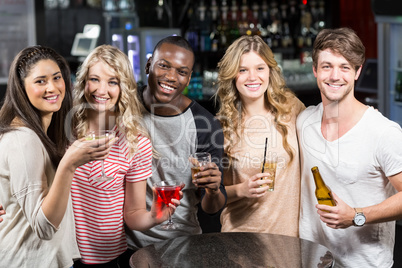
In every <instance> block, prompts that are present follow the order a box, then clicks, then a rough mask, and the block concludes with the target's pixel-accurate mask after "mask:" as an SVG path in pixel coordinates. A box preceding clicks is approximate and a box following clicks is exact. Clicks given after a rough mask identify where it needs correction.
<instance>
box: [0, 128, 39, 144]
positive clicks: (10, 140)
mask: <svg viewBox="0 0 402 268" xmlns="http://www.w3.org/2000/svg"><path fill="white" fill-rule="evenodd" d="M1 140H2V141H3V142H6V143H7V144H9V145H12V144H16V145H19V146H23V147H24V146H25V145H28V146H29V147H31V146H35V145H36V144H38V145H42V142H41V140H40V139H39V137H38V135H36V133H35V132H34V131H33V130H31V129H29V128H26V127H19V128H17V129H15V130H12V131H10V132H7V133H5V134H3V135H2V137H1Z"/></svg>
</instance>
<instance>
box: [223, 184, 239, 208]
mask: <svg viewBox="0 0 402 268" xmlns="http://www.w3.org/2000/svg"><path fill="white" fill-rule="evenodd" d="M225 189H226V194H227V196H228V200H227V203H228V204H229V203H232V202H235V201H237V200H240V199H242V198H243V196H242V195H241V188H240V184H235V185H230V186H226V187H225Z"/></svg>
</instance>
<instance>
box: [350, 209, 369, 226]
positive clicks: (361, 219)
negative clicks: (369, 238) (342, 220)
mask: <svg viewBox="0 0 402 268" xmlns="http://www.w3.org/2000/svg"><path fill="white" fill-rule="evenodd" d="M355 211H356V214H355V217H354V218H353V225H354V226H358V227H362V226H363V225H364V224H365V223H366V216H364V213H363V209H362V208H355Z"/></svg>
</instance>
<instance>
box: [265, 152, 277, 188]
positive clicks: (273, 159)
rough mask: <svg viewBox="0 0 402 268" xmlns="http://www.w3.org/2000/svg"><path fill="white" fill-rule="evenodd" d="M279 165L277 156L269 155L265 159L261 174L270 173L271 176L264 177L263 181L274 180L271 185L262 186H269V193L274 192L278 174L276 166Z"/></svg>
mask: <svg viewBox="0 0 402 268" xmlns="http://www.w3.org/2000/svg"><path fill="white" fill-rule="evenodd" d="M277 164H278V157H277V156H276V154H272V153H271V154H268V155H267V156H266V157H265V159H263V163H262V165H261V172H262V173H264V172H265V173H270V174H271V176H269V177H264V178H262V179H270V180H272V182H271V183H268V184H263V185H261V186H268V191H270V192H272V191H274V188H275V174H276V166H277Z"/></svg>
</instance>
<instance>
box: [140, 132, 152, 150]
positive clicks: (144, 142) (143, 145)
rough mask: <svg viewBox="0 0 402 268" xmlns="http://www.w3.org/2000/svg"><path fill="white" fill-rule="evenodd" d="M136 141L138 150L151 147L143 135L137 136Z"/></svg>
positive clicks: (148, 140) (149, 141)
mask: <svg viewBox="0 0 402 268" xmlns="http://www.w3.org/2000/svg"><path fill="white" fill-rule="evenodd" d="M137 139H138V147H139V148H147V147H149V148H150V147H151V140H150V139H149V138H147V137H145V136H143V135H141V134H140V135H138V137H137Z"/></svg>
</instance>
